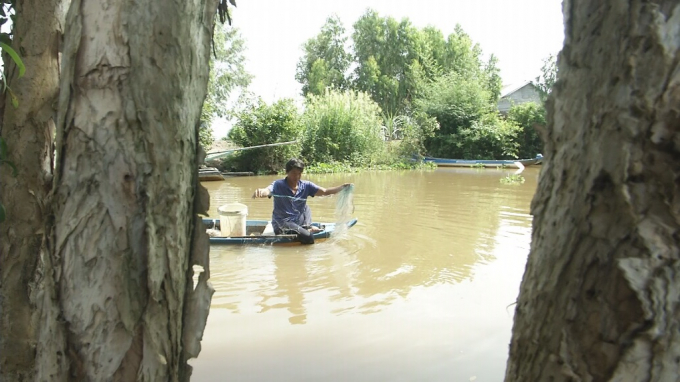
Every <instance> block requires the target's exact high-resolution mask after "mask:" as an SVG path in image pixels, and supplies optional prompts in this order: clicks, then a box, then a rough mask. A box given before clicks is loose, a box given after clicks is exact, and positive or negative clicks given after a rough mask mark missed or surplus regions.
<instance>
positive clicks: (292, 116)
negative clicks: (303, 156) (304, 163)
mask: <svg viewBox="0 0 680 382" xmlns="http://www.w3.org/2000/svg"><path fill="white" fill-rule="evenodd" d="M236 118H237V121H236V124H235V125H234V127H233V128H232V129H231V130H230V131H229V139H231V141H233V142H234V143H235V144H237V145H239V146H242V147H249V146H258V145H264V144H271V143H280V142H288V141H293V140H296V139H299V137H300V134H301V132H302V125H301V123H300V116H299V114H298V110H297V107H296V106H295V103H294V102H293V100H291V99H282V100H279V101H277V102H275V103H274V104H272V105H271V106H270V105H267V104H266V103H265V102H264V101H263V100H262V99H257V100H256V101H252V100H246V101H243V102H242V105H241V106H240V110H239V111H237V112H236ZM299 155H300V145H298V144H294V145H284V146H274V147H264V148H258V149H251V150H244V151H239V152H237V153H235V154H234V155H232V156H231V157H229V158H228V159H227V160H226V161H225V165H227V166H229V167H230V169H232V170H235V171H253V172H257V173H275V172H277V171H279V170H281V169H282V168H283V167H284V165H285V163H286V162H287V161H288V160H289V159H290V158H293V157H297V156H299Z"/></svg>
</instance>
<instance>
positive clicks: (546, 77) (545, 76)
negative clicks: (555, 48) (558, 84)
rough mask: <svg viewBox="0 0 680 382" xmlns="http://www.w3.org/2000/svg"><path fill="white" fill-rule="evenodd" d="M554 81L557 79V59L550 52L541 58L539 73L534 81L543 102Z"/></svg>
mask: <svg viewBox="0 0 680 382" xmlns="http://www.w3.org/2000/svg"><path fill="white" fill-rule="evenodd" d="M555 81H557V59H556V57H555V56H554V55H552V54H551V55H550V56H548V57H547V58H545V59H544V60H543V66H542V67H541V74H540V75H539V76H538V77H536V82H535V83H534V84H535V85H536V87H537V88H538V92H539V95H540V97H541V100H542V101H543V102H545V100H546V99H547V98H548V95H549V94H550V92H552V88H553V85H555Z"/></svg>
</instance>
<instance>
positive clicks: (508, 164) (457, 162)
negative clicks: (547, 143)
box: [423, 154, 543, 169]
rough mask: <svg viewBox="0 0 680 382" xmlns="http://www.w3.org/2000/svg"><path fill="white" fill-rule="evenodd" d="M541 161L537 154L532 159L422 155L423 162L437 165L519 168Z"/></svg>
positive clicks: (541, 157)
mask: <svg viewBox="0 0 680 382" xmlns="http://www.w3.org/2000/svg"><path fill="white" fill-rule="evenodd" d="M542 161H543V156H542V155H541V154H538V156H536V158H533V159H515V160H512V159H510V160H491V159H447V158H433V157H424V158H423V162H432V163H434V164H436V165H437V167H484V168H488V167H493V168H496V167H505V168H519V169H523V168H524V167H527V166H531V165H536V164H540V163H541V162H542Z"/></svg>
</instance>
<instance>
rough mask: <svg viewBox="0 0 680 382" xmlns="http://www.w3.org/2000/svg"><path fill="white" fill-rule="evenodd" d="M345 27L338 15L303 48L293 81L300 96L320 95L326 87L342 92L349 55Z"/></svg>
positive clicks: (345, 80) (344, 85)
mask: <svg viewBox="0 0 680 382" xmlns="http://www.w3.org/2000/svg"><path fill="white" fill-rule="evenodd" d="M346 42H347V37H346V36H345V27H344V26H343V25H342V22H341V21H340V19H339V18H338V16H337V15H333V16H331V17H329V18H328V19H327V20H326V23H325V24H324V25H323V27H321V32H320V33H319V34H318V35H317V36H316V37H314V38H311V39H309V40H307V42H306V43H305V44H304V45H303V49H304V51H305V52H304V55H303V56H302V58H300V61H299V62H298V64H297V71H296V73H295V79H296V80H297V81H298V82H299V83H301V84H302V94H303V95H304V96H306V95H308V94H314V95H322V94H324V92H325V91H326V88H334V89H345V88H346V87H347V82H348V81H347V78H346V74H347V72H348V70H349V66H350V63H351V61H352V55H351V54H350V53H348V52H346V51H345V43H346Z"/></svg>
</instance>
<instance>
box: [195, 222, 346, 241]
mask: <svg viewBox="0 0 680 382" xmlns="http://www.w3.org/2000/svg"><path fill="white" fill-rule="evenodd" d="M203 223H204V224H205V225H206V226H207V229H208V233H209V234H211V233H212V234H218V233H219V230H220V219H203ZM345 224H346V225H347V228H348V229H349V228H351V227H353V226H354V225H355V224H357V219H356V218H354V219H352V220H350V221H348V222H347V223H345ZM312 226H313V227H316V228H317V229H319V231H318V232H315V233H314V240H315V241H319V240H324V239H328V238H329V237H331V235H332V234H333V232H335V231H336V224H335V223H312ZM268 227H271V222H269V221H268V220H247V221H246V235H245V236H231V237H224V236H212V235H211V237H210V244H300V240H298V238H297V235H295V234H293V235H274V232H271V231H269V233H266V231H268V229H267V228H268Z"/></svg>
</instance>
